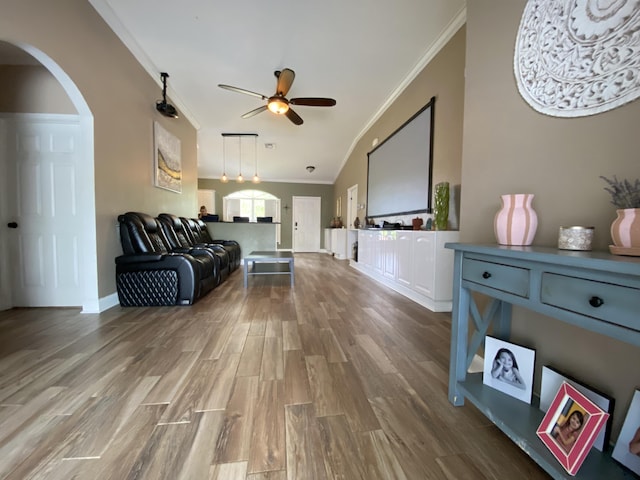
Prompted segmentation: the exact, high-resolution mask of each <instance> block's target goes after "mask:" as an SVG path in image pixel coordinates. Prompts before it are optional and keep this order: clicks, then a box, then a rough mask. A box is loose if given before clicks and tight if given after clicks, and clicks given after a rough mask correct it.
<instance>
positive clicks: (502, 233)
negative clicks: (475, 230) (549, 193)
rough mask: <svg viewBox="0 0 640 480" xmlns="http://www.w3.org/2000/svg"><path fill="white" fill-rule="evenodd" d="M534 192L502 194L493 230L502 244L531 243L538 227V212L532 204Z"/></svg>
mask: <svg viewBox="0 0 640 480" xmlns="http://www.w3.org/2000/svg"><path fill="white" fill-rule="evenodd" d="M533 197H534V195H533V194H532V193H512V194H510V195H502V196H501V198H502V208H501V209H500V210H499V211H498V213H496V216H495V218H494V221H493V230H494V232H495V234H496V240H497V242H498V243H499V244H500V245H531V243H533V237H535V235H536V230H537V229H538V214H537V213H536V211H535V210H534V209H533V207H532V206H531V202H532V201H533Z"/></svg>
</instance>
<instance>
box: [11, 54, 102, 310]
mask: <svg viewBox="0 0 640 480" xmlns="http://www.w3.org/2000/svg"><path fill="white" fill-rule="evenodd" d="M0 43H2V44H3V46H5V47H6V46H10V45H13V46H14V47H17V48H18V49H20V50H22V51H24V52H26V53H28V54H29V55H30V56H31V57H33V58H34V59H35V60H37V61H38V62H39V63H40V64H41V65H42V66H43V67H45V68H46V69H47V70H48V71H49V72H50V73H51V74H52V75H53V76H54V77H55V79H56V80H57V81H58V82H59V83H60V85H61V87H62V88H63V89H64V91H65V92H66V94H67V95H68V97H69V100H70V101H71V102H72V103H73V105H74V107H75V109H76V111H77V112H78V115H77V116H74V117H75V118H74V119H73V121H72V122H70V123H75V124H76V125H77V135H75V137H74V138H75V139H77V140H73V142H77V144H75V143H74V149H75V152H76V153H77V155H78V156H79V157H80V158H81V161H79V162H77V165H76V166H75V167H74V169H73V171H71V170H69V172H68V176H67V177H65V176H64V174H61V175H59V176H58V177H57V178H58V179H62V180H69V178H70V177H72V178H73V181H68V182H66V183H65V182H62V183H63V185H60V188H59V189H58V190H59V192H61V193H62V192H64V195H66V196H69V197H70V198H72V199H73V204H74V205H75V206H74V207H73V208H76V209H77V211H75V212H74V215H73V220H72V221H67V223H66V224H65V233H67V234H68V235H65V238H53V237H43V236H41V237H38V235H39V234H35V233H33V232H29V238H28V239H26V240H25V239H24V238H23V239H21V240H20V241H18V242H17V244H18V246H17V249H18V251H19V253H20V254H21V255H24V252H23V251H21V250H20V249H21V248H22V250H24V249H25V246H29V247H32V248H33V249H34V250H36V252H29V253H30V254H33V255H34V256H29V257H28V259H29V260H28V261H33V263H34V264H33V265H31V267H29V268H30V269H31V272H32V273H33V272H36V273H35V274H32V275H31V277H29V275H22V276H21V277H20V282H18V281H17V278H16V277H15V272H16V269H15V265H14V264H13V262H14V261H15V260H16V259H15V258H9V259H7V258H3V259H2V260H3V261H1V262H0V286H2V295H1V296H0V308H10V307H12V306H16V304H15V302H14V300H15V298H16V296H15V295H13V292H11V293H10V294H9V295H7V293H6V292H7V291H8V290H10V291H12V290H14V289H18V288H19V289H21V293H25V292H24V291H22V289H29V288H34V292H33V293H32V294H29V295H23V296H22V298H21V300H20V303H21V304H20V305H19V306H81V307H82V311H83V312H86V313H93V312H99V311H100V310H101V308H100V305H99V299H98V280H97V279H98V275H97V273H98V272H97V250H96V222H95V193H94V192H95V184H94V154H93V115H92V113H91V111H90V110H89V106H88V104H87V103H86V101H85V100H84V98H83V96H82V94H81V93H80V91H79V90H78V88H77V87H76V85H75V84H74V82H73V81H72V80H71V79H70V78H69V76H68V75H67V74H66V73H65V72H64V71H63V70H62V69H61V68H60V66H59V65H57V64H56V63H55V62H54V61H53V60H52V59H51V58H49V57H48V56H47V55H46V54H45V53H44V52H42V51H40V50H38V49H36V48H34V47H32V46H30V45H26V44H8V43H5V42H0ZM18 117H19V121H17V120H16V119H17V118H18ZM32 121H38V122H39V124H42V122H41V119H39V118H38V115H37V114H28V115H19V116H15V115H14V116H13V117H12V116H11V115H7V116H5V117H4V126H5V130H8V131H10V132H11V135H14V136H15V137H16V138H22V139H23V140H22V141H23V142H24V144H26V143H28V140H24V139H29V138H31V137H29V135H28V134H23V135H15V134H16V131H15V129H16V128H18V129H28V128H29V127H28V126H27V125H29V124H30V123H32ZM9 124H11V125H10V126H8V125H9ZM22 133H24V132H22ZM33 138H35V137H33ZM38 141H40V140H37V139H36V140H34V150H38V149H39V145H38V144H37V142H38ZM7 157H8V155H6V153H5V158H4V159H3V161H5V162H8V161H13V160H12V159H11V158H9V159H8V158H7ZM33 168H34V173H40V172H37V169H38V168H39V167H38V166H35V167H33ZM47 168H48V167H47ZM42 178H47V180H51V178H53V177H44V176H40V175H37V174H35V175H32V176H31V175H29V172H26V173H25V172H24V171H23V172H20V175H19V178H18V176H17V175H14V178H13V179H10V180H9V181H13V182H14V185H13V187H14V188H13V189H12V193H13V194H14V195H10V196H9V198H6V199H3V204H4V205H5V208H3V209H2V212H0V214H1V215H2V220H3V224H2V225H1V228H2V230H1V233H0V242H1V243H3V245H13V244H16V238H15V237H16V235H15V232H14V231H9V230H8V229H7V228H6V227H7V226H9V224H15V223H18V222H16V221H15V219H14V220H12V219H11V217H12V216H14V218H15V216H16V215H17V216H20V220H21V223H23V225H25V226H26V225H27V224H29V222H31V223H32V224H35V225H36V228H37V227H38V222H37V219H34V218H28V217H25V216H24V210H27V211H28V210H29V209H22V210H20V209H19V208H18V207H19V206H18V203H20V202H21V201H24V200H25V199H29V198H38V195H40V196H41V197H42V196H44V195H45V193H44V189H43V185H42V184H39V183H38V179H40V180H41V179H42ZM28 191H33V192H35V194H34V195H31V196H30V195H29V194H27V193H26V192H28ZM18 194H19V195H20V196H18ZM46 195H48V196H49V198H38V200H42V202H43V204H45V205H46V204H47V202H50V201H51V200H52V198H51V190H49V191H47V192H46ZM54 200H55V199H54ZM57 213H60V212H57ZM58 218H59V219H60V220H59V221H65V218H64V215H60V216H59V217H58ZM5 220H6V221H5ZM34 220H35V221H34ZM49 220H51V219H49ZM67 220H68V219H67ZM53 221H56V219H54V220H53ZM43 225H44V223H43ZM40 226H42V225H40ZM17 227H18V228H20V225H17ZM25 237H26V236H25ZM67 238H72V239H73V240H72V241H71V242H66V241H65V239H67ZM21 242H22V244H21ZM52 243H53V246H52V245H51V244H52ZM14 247H15V245H14ZM47 249H48V250H47ZM3 251H4V252H7V249H6V248H5V249H3ZM47 252H59V253H60V254H61V255H60V258H61V259H68V258H73V259H74V260H73V261H71V262H67V261H52V262H50V263H48V264H47V265H46V268H42V265H38V264H37V262H42V261H43V259H45V258H46V256H47V255H48V253H47ZM36 253H37V254H41V255H42V259H38V257H37V256H36V255H35V254H36ZM5 255H6V254H5ZM24 258H25V257H24V256H23V258H22V259H21V260H20V261H21V262H22V261H24ZM46 259H47V260H50V259H48V258H46ZM73 262H75V264H73V265H69V263H73ZM22 266H23V267H24V265H22ZM49 269H53V270H54V275H53V278H54V281H53V282H52V285H51V286H46V287H45V288H43V282H42V281H43V278H40V277H42V276H43V275H40V276H38V274H37V272H43V271H46V272H47V273H49V272H48V270H49ZM70 272H71V273H70ZM69 276H74V278H73V281H74V282H75V284H76V285H77V288H76V290H77V292H75V293H76V295H73V300H71V301H70V300H68V299H64V300H62V299H61V298H60V297H58V296H56V294H55V292H54V293H53V294H52V295H50V296H48V297H43V296H42V295H41V294H39V293H38V292H37V289H38V288H39V289H41V290H40V292H43V291H45V290H46V291H48V289H49V288H54V287H55V286H56V285H59V284H60V283H61V282H60V279H61V278H66V277H69ZM24 277H29V278H26V279H25V278H24ZM49 293H51V292H49ZM25 298H26V299H27V303H26V304H22V303H23V302H24V299H25ZM66 298H68V297H66Z"/></svg>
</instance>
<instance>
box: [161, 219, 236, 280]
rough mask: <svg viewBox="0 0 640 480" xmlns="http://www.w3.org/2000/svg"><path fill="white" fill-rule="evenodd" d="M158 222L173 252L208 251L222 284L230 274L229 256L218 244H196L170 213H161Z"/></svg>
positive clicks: (180, 222) (183, 226) (178, 220)
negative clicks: (216, 266) (213, 260)
mask: <svg viewBox="0 0 640 480" xmlns="http://www.w3.org/2000/svg"><path fill="white" fill-rule="evenodd" d="M158 220H159V221H160V224H161V225H162V230H163V231H164V233H165V236H166V237H167V240H168V241H169V244H170V245H171V248H172V250H173V251H174V252H186V253H188V252H189V251H190V250H191V249H194V248H197V249H199V250H202V251H209V252H211V255H212V256H213V257H215V261H216V263H217V265H218V271H219V272H220V275H218V279H217V280H218V284H220V283H222V282H223V281H224V280H226V278H227V277H228V276H229V274H230V273H231V269H230V260H229V254H228V253H227V251H226V250H225V249H224V248H223V247H222V245H218V244H213V245H209V244H205V243H199V242H196V241H195V240H194V239H193V236H191V235H190V232H188V231H187V227H185V225H184V224H183V223H182V220H181V219H180V217H178V216H176V215H173V214H171V213H161V214H160V215H158Z"/></svg>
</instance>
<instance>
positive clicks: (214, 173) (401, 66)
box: [89, 0, 466, 183]
mask: <svg viewBox="0 0 640 480" xmlns="http://www.w3.org/2000/svg"><path fill="white" fill-rule="evenodd" d="M89 1H90V2H91V4H92V5H93V6H94V8H95V9H96V10H97V11H98V13H99V14H100V15H101V16H102V17H103V18H104V19H105V21H106V22H107V23H108V24H109V25H110V26H111V28H112V29H113V30H114V31H115V32H116V34H117V35H118V36H119V37H120V38H121V39H122V41H123V42H124V43H125V44H126V45H127V46H128V47H129V49H130V50H131V51H132V52H133V54H134V55H135V56H136V57H137V59H138V60H139V61H140V62H141V63H142V65H143V66H144V67H145V69H146V70H147V71H148V72H149V73H150V74H151V75H152V76H154V77H155V78H157V81H158V85H159V86H160V72H167V73H169V75H170V77H169V80H168V95H169V97H170V103H172V104H173V105H175V106H176V107H177V108H178V110H179V112H180V114H181V115H183V116H185V117H187V118H188V119H189V120H190V121H191V122H192V123H193V124H194V126H195V127H196V128H198V148H199V153H198V156H199V158H198V175H199V177H200V178H217V177H219V176H220V175H221V174H222V136H221V134H222V133H255V134H258V145H259V147H258V151H257V161H258V173H259V174H260V176H261V177H262V179H263V180H264V181H286V182H310V183H333V181H334V180H335V178H336V177H337V175H338V174H339V172H340V169H341V168H342V166H343V165H344V162H345V161H346V159H347V158H348V156H349V154H350V152H351V150H352V149H353V147H354V146H355V143H356V142H357V140H358V139H359V137H360V135H361V134H362V133H363V132H364V131H366V129H367V128H368V127H369V126H370V124H371V123H372V122H373V121H375V120H376V119H377V117H378V116H379V115H380V114H381V113H382V112H383V111H384V109H385V108H386V106H387V105H388V104H389V103H390V102H392V101H393V99H394V98H395V97H396V96H397V95H398V94H399V93H400V92H401V91H402V89H403V88H404V87H405V86H406V85H407V84H408V82H410V81H411V80H412V79H413V78H414V77H415V75H417V73H419V71H420V70H422V68H423V67H424V65H426V64H427V63H428V61H429V60H430V59H431V58H432V57H433V56H434V55H435V54H436V53H437V51H438V50H439V49H440V48H441V47H442V45H443V44H444V42H446V41H447V40H448V39H449V37H450V36H452V35H453V33H455V31H457V30H458V28H459V27H460V26H461V25H462V24H463V23H464V20H465V18H464V17H465V14H466V11H465V0H394V1H393V2H390V1H388V0H325V1H312V0H271V1H266V0H235V1H229V0H226V1H220V0H182V1H179V2H178V1H175V0H136V1H131V0H89ZM285 67H288V68H291V69H293V70H294V71H295V73H296V78H295V81H294V83H293V85H292V87H291V90H290V91H289V94H288V95H287V97H288V98H294V97H330V98H334V99H336V101H337V105H336V106H335V107H307V106H295V107H294V110H295V111H296V113H298V114H299V115H300V116H301V117H302V118H303V120H304V124H303V125H301V126H296V125H294V124H293V123H291V122H290V121H289V120H288V119H287V118H286V117H284V116H276V115H275V114H272V113H271V112H268V111H265V112H262V113H260V114H258V115H256V116H254V117H251V118H248V119H242V118H240V117H241V115H242V114H244V113H246V112H248V111H250V110H253V109H254V108H257V107H259V106H261V105H263V104H264V103H265V102H264V101H263V100H261V99H260V98H256V97H253V96H249V95H243V94H240V93H236V92H231V91H228V90H223V89H221V88H219V87H218V86H217V85H218V84H219V83H223V84H229V85H234V86H237V87H241V88H244V89H247V90H251V91H254V92H258V93H261V94H264V95H267V96H270V95H272V94H273V93H274V92H275V86H276V78H275V77H274V74H273V72H274V71H275V70H281V69H283V68H285ZM157 98H158V99H160V98H161V90H160V88H159V90H158V96H157ZM265 143H273V144H275V145H276V148H275V149H272V150H269V149H266V148H264V144H265ZM227 157H229V155H227ZM253 158H254V157H253V151H251V154H250V155H249V156H248V159H247V156H245V155H243V157H242V161H243V163H246V162H247V161H248V160H249V163H250V166H249V167H247V168H243V170H245V171H244V172H243V173H244V175H245V177H246V176H251V175H252V174H253ZM307 165H314V166H315V167H316V169H315V171H314V172H313V173H309V172H308V171H307V170H306V166H307ZM237 169H238V166H237V165H235V164H233V163H231V159H230V158H227V165H226V170H227V174H228V175H230V176H235V175H237Z"/></svg>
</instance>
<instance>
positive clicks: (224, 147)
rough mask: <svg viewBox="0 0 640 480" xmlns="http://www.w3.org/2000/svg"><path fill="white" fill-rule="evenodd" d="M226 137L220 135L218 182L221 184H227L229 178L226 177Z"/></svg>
mask: <svg viewBox="0 0 640 480" xmlns="http://www.w3.org/2000/svg"><path fill="white" fill-rule="evenodd" d="M226 159H227V136H226V135H225V134H224V133H223V134H222V177H220V181H221V182H222V183H228V182H229V177H227V162H226Z"/></svg>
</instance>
